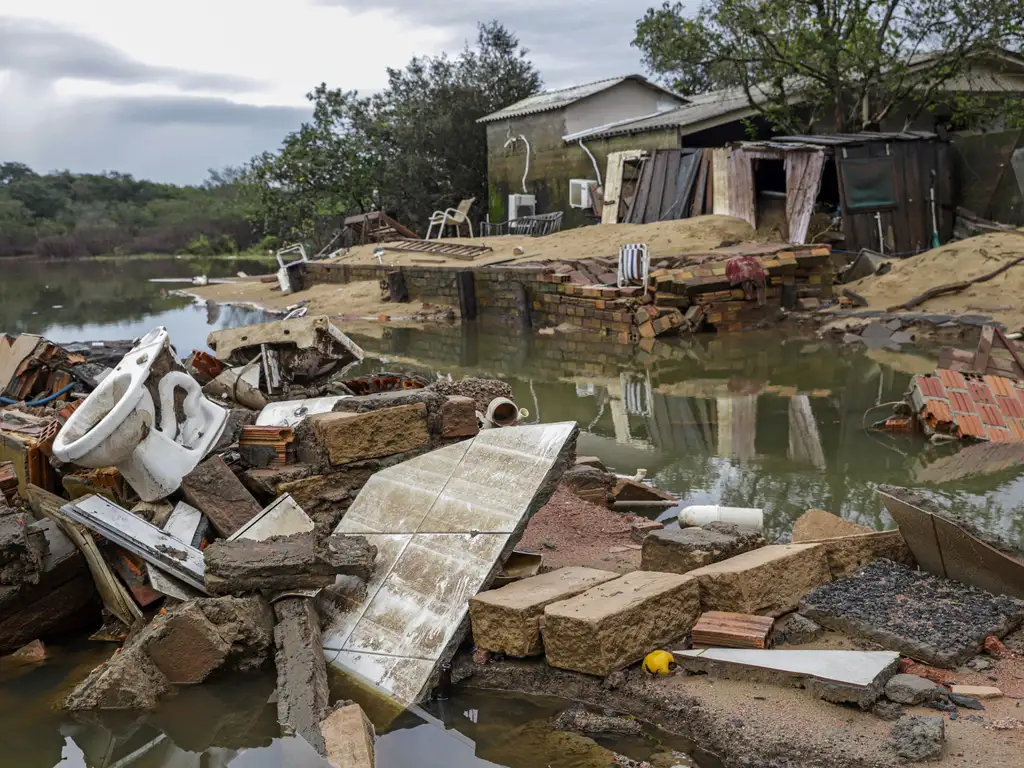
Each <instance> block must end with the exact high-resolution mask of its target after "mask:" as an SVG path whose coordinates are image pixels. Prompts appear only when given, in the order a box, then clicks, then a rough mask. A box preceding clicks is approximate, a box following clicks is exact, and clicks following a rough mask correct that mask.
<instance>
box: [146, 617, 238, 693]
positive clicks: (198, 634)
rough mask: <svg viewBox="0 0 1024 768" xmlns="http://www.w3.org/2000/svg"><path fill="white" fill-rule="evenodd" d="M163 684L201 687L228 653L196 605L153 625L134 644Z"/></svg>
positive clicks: (224, 643) (229, 647) (226, 646)
mask: <svg viewBox="0 0 1024 768" xmlns="http://www.w3.org/2000/svg"><path fill="white" fill-rule="evenodd" d="M137 643H138V645H139V646H140V647H141V648H142V650H144V651H145V652H146V654H147V655H148V656H149V658H150V660H151V661H152V662H153V665H154V666H155V667H156V668H157V669H159V670H160V671H161V672H162V673H163V675H164V677H165V678H166V679H167V682H169V683H172V684H175V685H179V684H192V683H201V682H203V680H205V679H206V678H207V677H209V676H210V674H211V673H212V672H213V671H214V670H216V669H218V668H219V667H220V666H221V665H222V664H223V663H224V661H225V660H226V659H227V657H228V654H229V653H230V652H231V646H230V645H229V644H228V643H227V642H225V641H224V638H223V637H221V635H220V633H219V632H218V631H217V627H216V626H214V624H213V623H212V622H211V621H209V619H207V618H206V615H205V614H204V613H203V611H202V609H200V608H199V606H198V605H197V604H196V603H185V604H183V605H182V606H181V607H180V608H178V609H177V610H176V611H174V612H173V613H169V614H167V615H166V617H164V620H163V621H155V620H154V621H153V622H151V623H150V625H149V626H148V627H147V631H146V636H145V638H144V639H142V638H140V639H139V640H138V641H137Z"/></svg>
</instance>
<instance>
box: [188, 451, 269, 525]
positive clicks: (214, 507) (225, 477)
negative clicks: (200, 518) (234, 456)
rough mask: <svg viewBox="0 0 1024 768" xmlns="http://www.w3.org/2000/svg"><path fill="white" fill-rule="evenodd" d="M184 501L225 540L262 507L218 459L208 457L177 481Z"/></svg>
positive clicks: (220, 459) (217, 457)
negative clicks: (205, 518) (183, 495)
mask: <svg viewBox="0 0 1024 768" xmlns="http://www.w3.org/2000/svg"><path fill="white" fill-rule="evenodd" d="M181 489H182V491H183V492H184V494H185V501H187V502H188V503H189V504H191V505H192V506H193V507H195V508H196V509H198V510H199V511H200V512H202V513H203V514H204V515H206V516H207V517H208V518H210V523H212V524H213V527H214V529H215V530H216V531H217V533H219V534H220V535H221V536H224V537H227V536H230V535H231V534H232V533H234V532H235V531H237V530H238V529H239V528H241V527H242V526H243V525H245V524H246V523H248V522H249V521H250V520H251V519H252V518H253V517H255V516H256V515H258V514H259V513H260V510H261V509H262V507H261V506H260V504H259V502H258V501H256V499H254V498H253V495H252V494H251V493H249V491H247V490H246V489H245V486H244V485H242V481H241V480H239V479H238V478H237V477H235V473H234V472H232V471H231V470H230V469H229V468H228V465H227V464H225V463H224V460H223V459H222V458H221V457H220V456H212V457H211V458H209V459H207V460H206V461H204V462H203V463H201V464H200V465H199V466H198V467H196V468H195V469H193V470H192V471H191V472H189V473H188V474H187V475H185V477H184V479H183V480H182V481H181Z"/></svg>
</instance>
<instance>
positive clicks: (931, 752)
mask: <svg viewBox="0 0 1024 768" xmlns="http://www.w3.org/2000/svg"><path fill="white" fill-rule="evenodd" d="M889 740H890V743H891V745H892V748H893V751H894V752H895V753H896V754H897V755H899V756H900V757H902V758H903V759H904V760H909V761H910V762H912V763H917V762H921V761H922V760H939V759H941V758H942V748H943V745H944V744H945V741H946V721H945V720H944V719H943V718H942V717H919V716H917V715H908V716H906V717H903V718H900V720H898V721H897V722H896V725H894V726H893V727H892V732H891V734H890V737H889Z"/></svg>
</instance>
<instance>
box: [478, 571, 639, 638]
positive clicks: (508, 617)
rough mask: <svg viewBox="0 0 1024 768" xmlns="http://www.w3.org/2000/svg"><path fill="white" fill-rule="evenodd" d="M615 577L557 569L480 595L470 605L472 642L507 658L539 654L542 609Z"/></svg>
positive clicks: (606, 574)
mask: <svg viewBox="0 0 1024 768" xmlns="http://www.w3.org/2000/svg"><path fill="white" fill-rule="evenodd" d="M618 577H619V574H617V573H614V572H612V571H600V570H597V569H594V568H559V569H558V570H556V571H551V572H550V573H545V574H542V575H540V576H533V577H531V578H528V579H523V580H521V581H517V582H513V583H512V584H509V585H507V586H504V587H502V588H500V589H492V590H489V591H487V592H481V593H480V594H479V595H477V596H476V597H474V598H473V599H471V600H470V601H469V617H470V620H471V622H472V627H473V642H474V643H475V644H476V647H477V648H480V649H482V650H485V651H493V652H496V653H504V654H507V655H509V656H518V657H521V656H535V655H538V654H541V653H543V652H544V646H543V643H542V642H541V636H540V621H541V617H542V616H543V614H544V608H545V607H546V606H547V605H550V604H551V603H554V602H558V601H560V600H566V599H568V598H570V597H574V596H575V595H578V594H580V593H582V592H585V591H586V590H588V589H590V588H591V587H595V586H597V585H598V584H603V583H604V582H606V581H611V580H612V579H617V578H618Z"/></svg>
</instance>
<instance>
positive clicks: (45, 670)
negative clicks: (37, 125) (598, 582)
mask: <svg viewBox="0 0 1024 768" xmlns="http://www.w3.org/2000/svg"><path fill="white" fill-rule="evenodd" d="M0 269H2V270H3V273H2V278H3V279H2V280H0V331H6V332H8V333H14V332H22V331H29V332H36V333H42V334H44V335H46V336H48V337H49V338H52V339H53V340H55V341H92V340H101V339H124V338H131V337H136V336H140V335H142V334H143V333H145V332H146V331H148V330H150V329H151V328H152V327H153V326H155V325H165V326H167V327H168V329H169V330H170V332H171V337H172V340H173V342H174V344H175V346H176V347H177V349H178V351H179V353H180V354H182V355H184V354H186V353H187V352H188V351H190V350H191V349H193V348H202V347H204V346H205V341H206V335H207V334H208V333H209V332H210V331H211V330H215V329H217V328H222V327H228V326H236V325H241V324H245V323H250V322H259V321H260V320H261V319H262V317H263V315H262V313H260V312H258V311H254V310H247V309H232V308H228V307H217V306H212V305H206V304H201V303H200V304H196V303H194V302H192V301H191V300H190V299H183V298H176V297H172V296H168V295H167V293H166V290H167V289H168V288H173V287H175V286H173V285H169V284H166V283H151V282H147V281H148V280H149V279H152V278H160V279H167V278H175V277H188V276H190V275H193V274H199V273H202V274H208V275H209V276H211V277H217V276H226V275H232V274H234V273H235V272H237V271H239V270H244V271H246V272H248V273H249V274H255V273H258V272H263V271H266V269H267V268H266V266H263V267H260V266H259V265H255V264H242V263H239V262H232V263H224V262H221V263H209V264H200V263H193V262H184V261H180V260H170V259H169V260H152V261H150V260H143V261H133V262H73V263H58V264H46V265H41V264H38V263H33V262H29V261H22V262H13V263H3V264H2V265H0ZM346 330H347V331H348V332H349V333H350V334H351V335H352V337H353V338H354V339H355V340H356V341H357V342H358V343H359V344H360V345H361V346H362V347H363V348H364V349H365V350H366V352H367V353H368V359H367V360H365V361H364V362H363V363H361V364H360V365H359V366H358V367H357V370H355V371H354V373H369V372H379V371H396V372H414V373H418V374H421V375H424V376H427V377H434V376H438V375H443V376H454V377H459V378H461V377H462V376H468V375H474V376H485V377H486V376H490V377H499V378H503V379H506V380H507V381H509V383H510V384H511V385H512V387H513V389H514V391H515V396H516V400H517V402H518V404H519V405H520V406H522V407H524V408H526V409H527V410H529V411H530V416H529V417H528V419H527V421H536V420H543V421H561V420H574V421H577V422H578V423H579V425H580V428H581V430H582V434H581V436H580V440H579V446H578V447H579V452H580V454H589V455H596V456H598V457H600V458H601V459H602V460H604V461H605V463H606V464H608V465H609V466H611V467H613V468H614V469H616V470H617V471H619V472H621V473H624V474H633V473H634V472H636V470H637V469H639V468H643V469H645V470H646V471H647V475H648V476H649V477H651V478H652V479H653V480H654V482H655V484H656V485H657V486H659V487H661V488H664V489H667V490H670V491H673V492H675V493H677V494H679V495H680V496H681V497H682V499H683V503H684V504H708V503H711V504H714V503H721V504H724V505H730V506H743V507H747V506H753V507H762V508H764V510H765V515H766V529H767V534H768V535H769V537H771V538H774V537H775V536H777V535H780V534H785V533H786V532H788V531H789V530H790V529H791V527H792V523H793V521H794V520H795V519H796V518H797V517H798V516H799V515H801V514H802V513H803V512H804V511H805V510H807V509H808V508H811V507H818V508H822V509H827V510H830V511H833V512H836V513H839V514H841V515H843V516H844V517H846V518H848V519H850V520H854V521H856V522H859V523H862V524H864V525H868V526H870V527H872V528H877V529H882V528H885V527H888V526H890V525H891V521H890V520H889V518H888V516H887V515H886V514H885V512H884V511H883V509H882V508H881V505H880V504H879V503H878V500H877V498H876V496H875V492H874V491H875V489H876V487H877V486H878V485H880V484H883V483H890V484H897V485H903V486H907V487H911V488H918V489H925V490H928V491H930V492H932V493H933V494H935V496H936V498H937V499H939V500H940V501H941V502H943V503H945V504H946V505H948V506H949V507H951V508H952V509H954V510H955V511H957V512H959V513H960V514H964V515H966V516H968V517H970V518H973V519H975V520H976V521H977V522H978V523H979V524H981V525H983V526H985V527H987V528H989V529H991V530H994V531H996V532H999V533H1001V534H1002V535H1004V536H1007V537H1008V538H1011V539H1013V540H1016V541H1018V542H1021V543H1022V544H1024V514H1022V511H1024V479H1022V477H1021V475H1022V472H1020V471H1018V470H1015V469H1012V468H1011V469H1008V470H1002V471H999V472H994V473H990V474H983V475H975V476H969V477H962V478H961V477H956V475H955V473H954V472H951V471H950V470H949V464H948V461H949V456H950V455H951V454H952V453H954V452H955V449H956V447H949V446H947V447H945V448H944V449H938V448H935V447H932V446H929V445H927V444H926V443H925V442H923V441H922V440H920V439H917V438H914V437H910V436H886V435H879V434H873V433H870V432H868V431H866V430H865V428H864V426H865V424H871V423H872V422H874V421H877V420H879V419H882V418H884V417H885V416H886V415H887V414H888V413H889V411H890V408H889V406H888V405H886V404H888V403H891V402H892V401H896V400H899V399H901V397H902V395H903V393H904V392H905V391H906V389H907V387H908V384H909V381H910V378H911V376H912V375H913V373H922V372H926V371H929V370H931V369H932V368H933V367H934V360H935V351H934V350H921V351H917V352H915V353H912V354H897V353H892V352H886V351H870V350H865V349H863V348H849V347H847V348H843V347H837V346H835V345H832V344H829V343H825V342H821V341H818V340H816V339H814V338H812V337H808V338H800V337H794V336H786V335H783V334H780V333H758V334H745V335H734V336H723V337H715V336H702V337H698V338H697V339H694V340H682V339H679V340H675V341H673V342H671V343H669V342H664V343H663V342H656V343H653V344H648V345H647V346H645V347H643V348H639V347H638V348H627V347H623V346H620V345H618V344H616V343H614V342H612V341H610V340H605V339H593V338H590V337H587V336H583V335H562V336H557V337H551V336H543V335H539V334H528V335H515V334H510V333H504V334H494V333H487V332H484V331H482V330H481V329H479V328H477V327H476V326H475V325H466V326H458V325H456V326H443V327H433V328H428V329H412V328H388V327H383V326H380V325H362V326H358V327H351V328H346ZM944 461H945V462H947V463H946V464H945V465H944V464H943V463H942V462H944ZM673 514H674V513H672V512H669V513H666V514H665V515H664V516H663V517H664V518H665V519H666V520H668V519H670V518H671V517H672V515H673ZM52 650H53V653H54V656H53V658H52V660H50V661H48V662H47V663H45V664H43V665H42V666H39V667H36V668H33V669H22V670H16V671H11V670H7V671H4V670H3V669H2V668H0V745H3V747H4V749H0V768H6V767H7V766H11V767H12V768H13V767H14V766H18V767H19V768H20V767H21V766H40V768H49V767H50V766H55V765H61V766H84V765H88V766H147V767H148V766H161V767H165V766H166V767H168V768H170V767H171V766H174V767H175V768H176V767H177V766H197V767H198V766H226V765H231V766H233V767H235V768H271V767H273V768H276V767H277V766H322V765H325V763H323V761H322V760H321V759H320V758H319V757H318V756H316V755H315V754H314V753H313V752H312V751H311V750H310V749H309V748H308V746H307V745H306V744H305V743H304V742H303V741H301V740H300V739H288V738H285V739H282V738H278V737H277V734H278V731H277V726H276V723H275V717H274V706H273V705H272V704H268V703H267V701H268V698H269V697H270V695H271V693H272V692H273V687H274V683H273V679H272V677H271V676H254V677H250V678H231V679H229V680H225V681H223V682H221V683H210V684H204V685H203V686H197V687H194V688H190V689H186V690H184V691H182V693H181V694H180V695H179V696H177V697H175V698H174V699H171V700H170V701H169V702H168V703H167V704H166V705H164V706H162V707H161V708H160V709H159V710H158V711H157V712H156V713H154V714H151V715H147V716H140V717H138V718H132V717H121V718H113V719H111V718H106V717H104V718H100V719H97V718H90V719H88V720H85V721H83V720H77V719H74V718H71V717H69V716H67V715H65V714H63V713H60V712H59V711H56V710H55V708H54V706H55V703H56V702H58V701H59V700H60V696H61V694H63V693H65V692H66V691H67V690H68V689H69V686H70V685H72V684H73V683H74V682H75V681H76V680H78V679H81V678H82V677H83V676H84V675H85V674H87V672H88V671H89V670H90V669H91V668H92V667H93V666H95V664H96V663H98V661H100V660H102V659H103V658H105V656H106V655H108V654H109V653H110V650H111V649H110V647H109V646H104V645H103V644H97V643H89V642H88V641H84V640H77V641H75V642H73V643H72V644H70V645H68V646H59V645H58V646H52ZM345 695H348V694H347V692H346V694H345ZM362 703H364V704H365V705H366V706H367V710H368V712H370V715H371V717H372V718H374V720H375V722H376V725H377V727H378V731H379V732H380V733H381V734H382V736H381V738H380V739H379V742H378V762H377V765H378V766H379V768H404V766H413V765H415V766H434V765H436V766H442V765H443V766H453V767H454V768H463V767H465V768H471V767H472V768H476V767H477V766H509V767H512V766H516V767H517V768H518V766H523V767H524V768H526V767H527V766H529V767H531V768H532V767H533V766H552V767H553V768H577V767H578V768H590V767H591V766H593V767H594V768H601V767H603V766H604V765H605V764H607V762H608V761H607V753H603V752H600V751H595V750H593V749H591V748H590V747H588V746H587V744H586V743H584V744H580V743H579V742H578V741H573V740H572V739H571V737H565V736H559V735H556V734H554V732H553V731H552V730H551V728H550V717H551V716H552V715H553V714H555V713H556V712H558V711H559V710H560V709H561V708H563V707H564V706H565V702H561V701H558V700H549V699H538V698H527V697H514V696H504V695H499V694H491V693H486V694H485V693H479V692H471V691H464V690H457V691H456V694H455V696H454V698H453V699H452V700H451V701H448V702H434V703H433V704H431V705H430V706H429V707H427V708H426V709H425V710H424V711H420V712H407V713H405V714H404V715H402V716H401V717H399V718H398V719H397V720H391V719H390V718H389V717H386V716H378V715H376V714H375V709H374V708H373V706H372V702H362ZM605 746H607V747H609V748H612V749H615V750H616V751H619V752H622V753H624V754H628V755H629V756H630V757H633V758H634V759H647V758H649V757H650V756H651V755H652V753H656V752H659V751H661V752H664V751H666V750H681V751H686V750H687V749H688V746H689V745H687V744H685V743H679V742H672V741H671V740H670V739H668V737H667V736H666V735H665V734H659V733H658V732H657V731H656V730H652V731H651V735H650V737H649V738H647V739H639V740H636V741H634V742H615V743H609V744H606V745H605ZM675 762H676V763H677V764H679V765H689V764H693V765H698V764H699V765H701V766H702V768H712V766H714V763H713V762H712V761H710V760H708V759H707V758H704V759H702V760H701V761H699V762H698V761H694V762H692V763H690V762H688V761H687V760H686V759H679V760H678V761H675ZM659 764H661V763H659ZM667 764H669V765H671V764H672V761H670V762H668V763H667Z"/></svg>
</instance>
